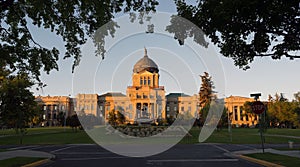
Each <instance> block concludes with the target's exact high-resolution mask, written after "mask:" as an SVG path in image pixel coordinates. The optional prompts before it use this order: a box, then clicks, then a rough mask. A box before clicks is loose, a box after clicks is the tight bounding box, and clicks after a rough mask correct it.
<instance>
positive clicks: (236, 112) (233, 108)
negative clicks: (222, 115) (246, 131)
mask: <svg viewBox="0 0 300 167" xmlns="http://www.w3.org/2000/svg"><path fill="white" fill-rule="evenodd" d="M247 101H249V102H253V101H254V99H253V98H247V97H241V96H229V97H227V98H225V107H226V108H227V110H228V115H229V118H230V120H231V125H233V126H236V127H240V126H242V125H245V126H254V125H256V124H257V123H258V115H255V114H249V113H246V112H245V111H244V110H243V106H244V104H245V102H247Z"/></svg>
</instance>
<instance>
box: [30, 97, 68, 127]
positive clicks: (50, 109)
mask: <svg viewBox="0 0 300 167" xmlns="http://www.w3.org/2000/svg"><path fill="white" fill-rule="evenodd" d="M35 100H36V102H37V103H38V105H40V106H41V110H42V112H43V114H42V119H43V121H42V123H41V126H58V125H60V124H61V123H60V122H59V119H61V116H64V117H68V116H70V115H73V114H74V99H73V98H70V97H68V96H36V97H35Z"/></svg>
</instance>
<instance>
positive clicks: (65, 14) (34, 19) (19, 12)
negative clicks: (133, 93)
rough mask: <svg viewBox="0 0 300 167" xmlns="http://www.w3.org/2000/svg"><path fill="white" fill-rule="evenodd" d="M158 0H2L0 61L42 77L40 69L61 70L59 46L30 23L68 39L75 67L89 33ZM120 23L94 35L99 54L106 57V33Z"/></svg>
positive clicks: (111, 32) (152, 7) (148, 8)
mask: <svg viewBox="0 0 300 167" xmlns="http://www.w3.org/2000/svg"><path fill="white" fill-rule="evenodd" d="M157 5H158V2H157V1H156V0H147V1H145V0H118V1H110V0H84V1H83V0H82V1H80V0H74V1H58V0H51V1H42V2H41V1H39V0H26V1H24V0H21V1H15V0H5V1H0V8H1V10H0V52H1V57H0V62H5V64H6V65H8V66H9V67H10V68H11V69H13V70H22V71H27V72H30V73H31V74H32V75H33V76H35V78H36V79H37V80H38V81H39V76H40V71H41V70H44V71H45V72H47V73H49V72H50V71H51V70H53V69H56V70H58V65H57V61H58V58H59V50H58V49H57V48H56V47H55V46H54V47H53V48H46V47H45V46H42V45H41V44H40V43H39V42H38V41H36V40H35V39H34V38H33V35H32V33H31V31H30V30H29V28H28V27H29V25H32V26H35V27H38V28H44V29H48V30H50V31H51V32H53V34H55V35H57V36H59V37H61V38H62V40H63V42H64V43H65V49H66V52H65V56H64V58H69V57H72V58H74V64H73V69H74V67H75V66H76V65H78V63H79V62H80V57H81V51H80V46H81V45H83V44H85V42H86V41H87V37H88V36H89V37H93V35H94V34H95V33H96V30H97V29H98V28H100V27H101V26H103V25H104V24H106V23H108V22H110V21H112V19H113V18H114V16H115V15H116V14H117V13H120V12H122V11H123V12H125V13H129V12H133V11H139V12H147V11H151V10H155V6H157ZM117 27H118V25H117V24H116V23H114V22H112V24H109V25H108V26H107V31H106V32H105V34H103V35H101V36H100V35H98V36H97V37H96V38H93V40H94V43H95V46H96V47H97V51H98V52H97V53H96V55H101V56H102V58H104V53H105V50H104V37H105V36H108V35H111V36H113V35H114V33H115V31H116V28H117Z"/></svg>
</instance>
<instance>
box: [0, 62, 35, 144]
mask: <svg viewBox="0 0 300 167" xmlns="http://www.w3.org/2000/svg"><path fill="white" fill-rule="evenodd" d="M0 71H1V74H2V75H1V82H0V119H1V121H2V122H3V123H4V124H5V125H6V126H8V127H12V128H14V129H15V130H16V133H18V134H20V144H22V142H23V136H24V135H25V134H26V127H27V126H28V125H29V124H30V123H32V121H34V118H35V117H36V116H38V111H39V108H38V105H37V103H36V102H35V97H34V96H33V94H32V92H30V90H29V89H30V87H31V86H32V85H33V83H32V82H31V80H30V79H29V77H28V75H27V74H26V73H20V74H17V75H12V74H9V71H8V70H6V69H5V68H1V70H0ZM3 74H5V75H3Z"/></svg>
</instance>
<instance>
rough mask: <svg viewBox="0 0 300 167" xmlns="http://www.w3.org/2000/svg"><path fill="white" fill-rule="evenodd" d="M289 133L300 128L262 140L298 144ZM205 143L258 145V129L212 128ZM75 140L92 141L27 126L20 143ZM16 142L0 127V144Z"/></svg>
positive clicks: (299, 133) (191, 139)
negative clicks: (26, 131) (229, 129)
mask: <svg viewBox="0 0 300 167" xmlns="http://www.w3.org/2000/svg"><path fill="white" fill-rule="evenodd" d="M199 133H200V129H199V128H196V127H195V128H192V129H191V130H190V134H191V136H186V137H184V138H183V139H182V140H181V142H180V143H182V144H192V143H198V137H199ZM267 135H286V136H267ZM288 136H296V137H300V129H268V130H267V133H266V136H265V141H266V143H285V144H286V143H288V141H293V142H294V143H300V139H299V138H298V139H295V138H292V137H288ZM205 142H212V143H234V144H260V142H261V141H260V136H259V133H258V129H243V128H240V129H239V128H235V129H232V142H231V141H230V134H229V133H228V130H227V129H222V130H218V131H215V132H214V133H213V134H212V135H211V136H210V137H209V138H208V140H206V141H205ZM76 143H94V142H93V140H92V139H90V138H89V136H88V135H87V134H86V133H85V131H82V130H79V131H77V132H74V131H72V129H71V128H62V127H53V128H30V129H28V133H27V135H26V136H24V139H23V144H76ZM14 144H19V137H18V136H16V134H15V132H14V131H13V130H0V145H14Z"/></svg>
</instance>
